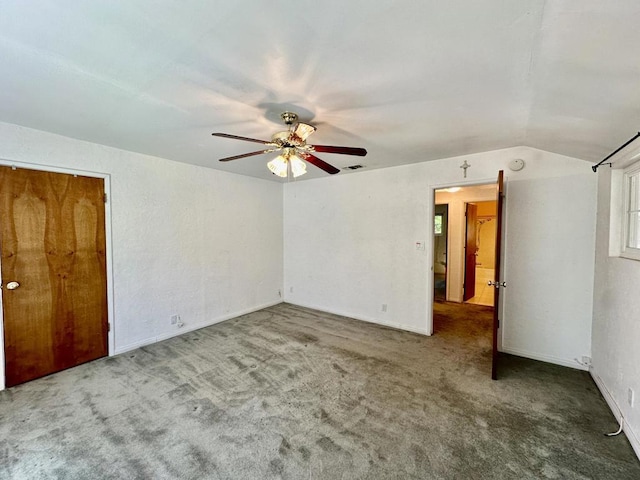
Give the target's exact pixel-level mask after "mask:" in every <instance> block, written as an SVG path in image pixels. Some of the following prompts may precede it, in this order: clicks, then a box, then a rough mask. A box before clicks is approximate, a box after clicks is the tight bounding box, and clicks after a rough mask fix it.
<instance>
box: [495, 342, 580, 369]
mask: <svg viewBox="0 0 640 480" xmlns="http://www.w3.org/2000/svg"><path fill="white" fill-rule="evenodd" d="M500 351H501V352H504V353H509V354H511V355H517V356H518V357H525V358H530V359H532V360H540V361H541V362H547V363H553V364H555V365H562V366H563V367H569V368H575V369H576V370H584V371H587V370H589V367H588V366H587V365H583V364H580V363H578V362H577V361H576V360H569V359H566V358H559V357H554V356H552V355H544V354H540V353H535V352H528V351H526V350H520V349H518V348H509V347H505V346H504V345H502V348H501V349H500Z"/></svg>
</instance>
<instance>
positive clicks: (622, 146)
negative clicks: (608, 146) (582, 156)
mask: <svg viewBox="0 0 640 480" xmlns="http://www.w3.org/2000/svg"><path fill="white" fill-rule="evenodd" d="M638 137H640V132H638V133H636V134H635V135H634V136H633V137H632V138H630V139H629V140H628V141H627V143H625V144H624V145H621V146H620V147H618V148H617V149H616V151H614V152H611V153H610V154H609V155H607V156H606V157H605V158H603V159H602V160H600V162H599V163H598V164H596V165H594V166H593V167H591V170H593V173H596V172H597V171H598V167H599V166H601V165H602V164H604V162H606V161H607V160H609V159H610V158H611V157H613V156H614V155H615V154H616V153H618V152H619V151H620V150H622V149H623V148H624V147H626V146H627V145H629V144H630V143H631V142H633V141H634V140H635V139H636V138H638ZM606 165H611V164H610V163H608V164H606Z"/></svg>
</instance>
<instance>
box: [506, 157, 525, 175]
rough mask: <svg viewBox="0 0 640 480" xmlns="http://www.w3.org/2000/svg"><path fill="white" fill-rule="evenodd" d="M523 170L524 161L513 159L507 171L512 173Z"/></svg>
mask: <svg viewBox="0 0 640 480" xmlns="http://www.w3.org/2000/svg"><path fill="white" fill-rule="evenodd" d="M523 168H524V160H522V159H521V158H514V159H513V160H511V161H510V162H509V170H513V171H514V172H519V171H520V170H522V169H523Z"/></svg>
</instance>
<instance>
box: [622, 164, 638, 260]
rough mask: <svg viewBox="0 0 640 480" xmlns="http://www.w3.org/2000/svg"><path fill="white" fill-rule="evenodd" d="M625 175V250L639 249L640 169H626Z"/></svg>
mask: <svg viewBox="0 0 640 480" xmlns="http://www.w3.org/2000/svg"><path fill="white" fill-rule="evenodd" d="M625 177H626V182H625V183H626V187H627V188H626V191H625V200H626V201H625V203H626V205H627V208H626V212H625V213H626V215H625V224H626V225H625V231H626V235H625V250H627V249H630V248H631V249H640V169H638V168H637V167H636V168H634V169H633V170H631V171H627V173H626V174H625Z"/></svg>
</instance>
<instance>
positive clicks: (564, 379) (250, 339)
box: [0, 304, 640, 479]
mask: <svg viewBox="0 0 640 480" xmlns="http://www.w3.org/2000/svg"><path fill="white" fill-rule="evenodd" d="M436 308H437V310H438V311H437V313H438V315H437V322H436V335H434V336H433V337H425V336H420V335H415V334H411V333H407V332H401V331H395V330H391V329H387V328H383V327H379V326H376V325H371V324H367V323H363V322H359V321H356V320H351V319H346V318H343V317H338V316H335V315H329V314H324V313H320V312H317V311H313V310H308V309H304V308H299V307H295V306H291V305H287V304H281V305H278V306H276V307H272V308H268V309H266V310H263V311H260V312H257V313H253V314H250V315H245V316H243V317H240V318H237V319H234V320H230V321H227V322H224V323H221V324H218V325H215V326H213V327H209V328H206V329H202V330H199V331H197V332H192V333H188V334H185V335H183V336H180V337H176V338H174V339H171V340H168V341H165V342H162V343H159V344H155V345H153V346H149V347H145V348H141V349H138V350H135V351H133V352H130V353H127V354H123V355H119V356H116V357H112V358H106V359H102V360H98V361H95V362H92V363H89V364H86V365H82V366H80V367H76V368H74V369H71V370H67V371H65V372H61V373H58V374H55V375H51V376H49V377H46V378H43V379H40V380H36V381H33V382H31V383H28V384H25V385H22V386H18V387H15V388H12V389H8V390H6V391H4V392H0V477H1V478H3V479H4V478H11V479H40V478H43V479H44V478H46V479H53V478H58V479H163V478H176V479H200V478H203V479H205V478H206V479H209V478H211V479H271V478H273V479H275V478H284V479H541V478H559V479H586V478H589V479H594V478H595V479H639V478H640V462H638V460H637V458H636V457H635V456H634V453H633V451H632V449H631V447H630V445H629V443H628V442H627V440H626V438H625V437H624V436H622V435H621V436H618V437H613V438H607V437H604V436H603V433H604V432H610V431H614V430H616V429H617V425H616V422H615V419H614V418H613V416H612V415H611V413H610V412H609V410H608V408H607V406H606V404H605V403H604V401H603V399H602V398H601V396H600V394H599V393H598V391H597V389H596V387H595V385H594V384H593V382H592V380H591V379H590V377H589V375H588V374H587V373H585V372H580V371H576V370H572V369H568V368H563V367H558V366H554V365H549V364H544V363H540V362H535V361H531V360H525V359H521V358H518V357H513V356H503V357H502V358H501V366H500V375H501V377H502V379H501V380H499V381H497V382H494V381H491V380H490V379H489V373H490V363H489V361H490V350H489V337H488V331H489V320H488V318H489V314H490V309H487V308H486V307H479V306H475V305H464V306H462V307H461V308H462V310H460V308H454V307H453V306H451V305H449V304H437V305H436Z"/></svg>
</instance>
